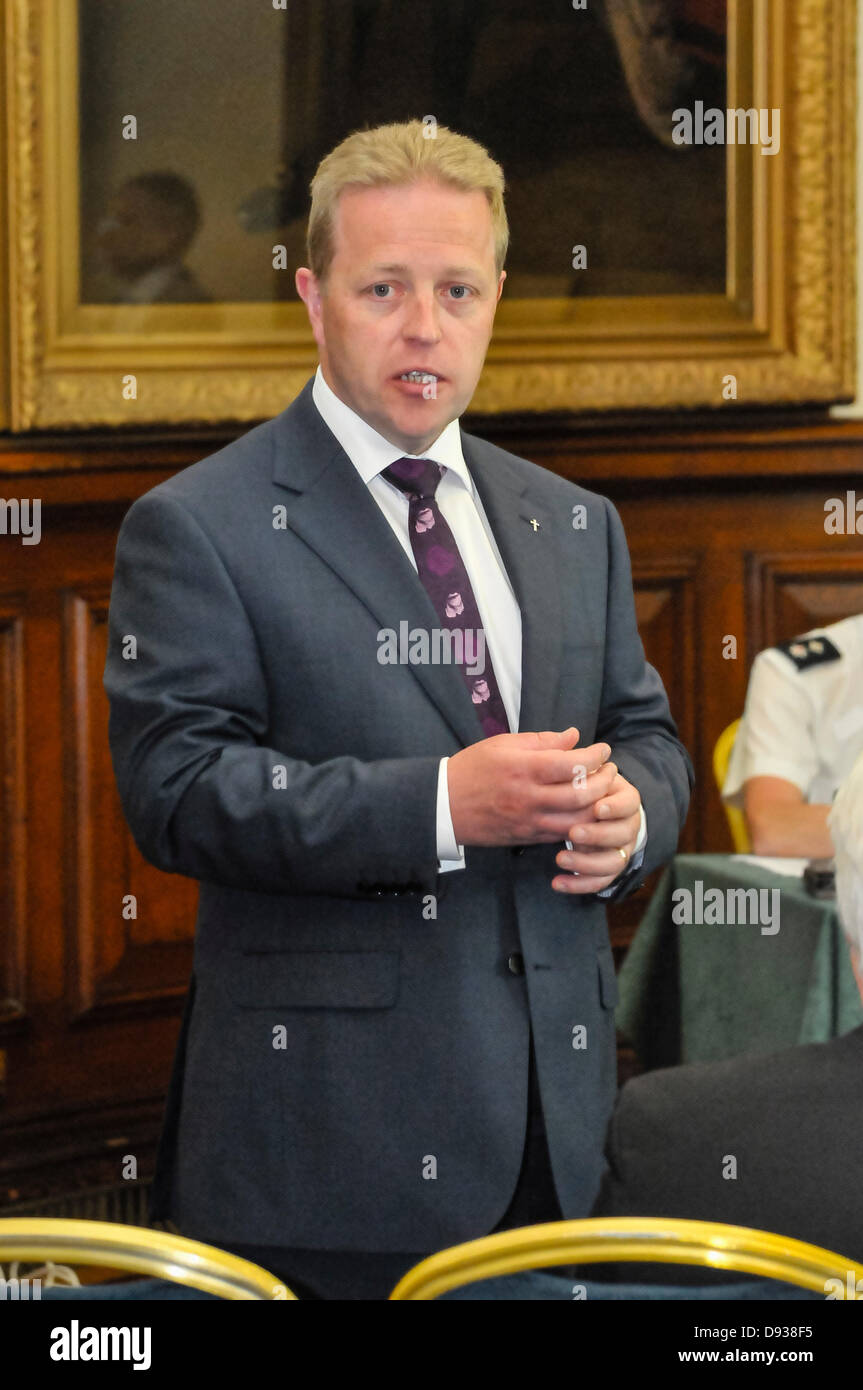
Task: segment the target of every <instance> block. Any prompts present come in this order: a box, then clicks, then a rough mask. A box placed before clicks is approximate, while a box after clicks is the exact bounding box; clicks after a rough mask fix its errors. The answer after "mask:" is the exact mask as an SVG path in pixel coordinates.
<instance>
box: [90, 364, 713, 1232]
mask: <svg viewBox="0 0 863 1390" xmlns="http://www.w3.org/2000/svg"><path fill="white" fill-rule="evenodd" d="M463 448H464V453H465V458H466V460H467V463H468V467H469V468H470V471H471V474H472V476H473V478H474V479H475V481H476V485H477V487H478V489H479V492H480V495H481V497H482V500H483V503H484V506H485V508H486V511H487V513H488V516H489V519H490V523H491V526H492V528H493V530H494V534H495V538H496V540H497V543H498V546H499V548H500V551H501V554H502V555H503V559H504V563H505V565H506V567H507V570H508V573H509V575H510V578H511V580H512V583H513V586H514V588H515V591H516V595H517V598H518V601H519V604H520V606H521V611H522V618H523V644H524V646H523V681H522V703H521V728H522V729H528V730H531V729H560V728H565V727H566V726H567V725H569V724H575V725H576V727H577V728H578V729H579V730H580V731H581V739H582V743H583V744H585V745H587V744H589V743H593V742H595V741H596V740H598V739H604V740H606V741H607V742H609V743H610V745H611V747H612V756H613V758H614V759H615V761H616V762H617V763H618V764H619V766H620V769H621V772H622V773H623V775H624V776H626V777H627V778H629V780H630V781H631V782H633V783H634V784H635V785H636V786H637V787H638V788H639V790H640V792H641V795H642V798H643V801H644V806H645V810H646V814H647V821H648V841H647V852H646V856H645V859H644V863H643V865H642V866H641V868H640V869H639V870H638V871H637V872H636V873H635V874H634V875H633V876H632V877H631V878H630V879H629V881H628V882H627V883H626V884H625V885H624V886H623V887H622V888H621V890H620V891H621V893H623V894H625V893H626V892H628V891H632V889H633V888H635V887H636V886H637V885H638V883H639V882H640V881H641V880H642V878H643V877H644V876H645V875H646V874H648V873H650V872H651V871H652V870H653V869H655V868H656V867H657V866H658V865H659V864H661V863H663V862H664V861H665V860H666V859H668V858H669V856H670V855H671V854H672V853H673V852H674V849H675V845H676V843H677V836H678V831H679V829H680V826H681V824H682V822H683V820H684V817H685V814H686V810H687V805H688V800H689V790H690V786H691V781H692V769H691V764H690V762H689V759H688V757H687V755H686V753H685V751H684V750H683V748H682V747H681V745H680V743H679V742H678V740H677V737H676V730H675V726H674V723H673V721H672V719H671V717H670V714H669V710H668V704H667V700H666V697H665V692H664V690H663V687H662V683H661V681H660V679H659V676H658V675H657V673H656V671H655V670H653V668H652V667H651V666H649V665H647V663H646V662H645V659H644V652H643V648H642V645H641V642H640V640H639V636H638V632H637V629H636V622H635V613H634V607H633V594H632V586H631V577H630V568H629V558H628V553H627V549H626V543H625V540H624V535H623V530H622V527H621V523H620V520H619V518H618V516H617V513H616V512H615V510H614V508H613V507H612V506H611V505H610V504H609V503H608V502H607V501H605V500H604V499H603V498H601V497H598V496H596V495H595V494H593V493H590V492H586V491H585V490H583V489H582V488H579V487H576V486H574V485H573V484H572V483H568V482H565V481H564V480H563V479H561V478H559V477H556V476H554V475H553V474H551V473H548V472H547V471H545V470H543V469H541V468H538V467H536V466H534V465H533V464H531V463H528V462H526V461H525V460H524V459H520V458H517V457H515V456H514V455H512V454H509V453H506V452H504V451H503V450H501V449H498V448H496V447H494V446H493V445H491V444H488V443H485V442H484V441H482V440H480V439H476V438H474V437H472V436H470V435H467V434H464V435H463ZM575 504H584V506H585V507H586V509H587V526H586V529H574V527H573V524H572V515H573V507H574V505H575ZM531 518H533V519H535V520H538V521H539V523H540V528H539V529H538V530H536V529H534V528H533V527H532V526H530V525H529V524H528V521H529V520H530V519H531ZM402 620H407V621H408V623H409V624H410V626H411V627H421V628H425V629H429V628H433V627H436V626H438V624H439V620H438V618H437V616H436V614H435V612H434V610H433V608H432V606H431V603H430V600H429V599H428V597H427V595H426V593H425V590H424V589H423V587H422V585H421V583H420V581H419V579H418V577H417V575H416V573H415V571H414V570H413V569H412V567H411V565H410V562H409V561H408V559H407V557H406V555H405V554H404V552H403V550H402V548H401V546H400V545H399V543H398V541H397V540H396V538H395V536H394V535H393V533H392V531H391V529H390V527H389V525H388V524H387V522H386V520H385V518H384V517H383V515H382V514H381V512H380V510H379V508H378V506H377V504H376V503H375V501H374V499H373V498H372V497H371V495H370V493H369V492H368V489H367V488H366V487H365V485H364V484H363V482H362V481H361V479H360V477H359V475H358V474H357V472H356V469H355V468H354V467H353V465H352V463H351V462H350V460H349V459H348V457H347V456H346V454H345V453H344V451H343V450H342V448H341V446H340V445H339V444H338V442H337V441H336V439H335V437H334V436H333V434H332V433H331V431H330V430H329V429H328V428H327V426H326V425H325V424H324V422H323V420H322V419H321V417H320V415H319V413H318V411H317V409H316V407H315V405H314V402H313V400H312V395H311V382H309V383H308V384H307V385H306V387H305V388H304V390H303V391H302V393H301V394H300V396H299V397H298V398H297V400H296V401H294V402H293V404H292V405H290V406H289V407H288V409H287V410H285V411H284V412H283V413H282V414H281V415H279V416H278V417H276V418H275V419H274V420H270V421H268V422H267V423H265V424H263V425H261V426H259V427H257V428H256V429H253V430H251V431H250V432H249V433H248V434H246V435H245V436H244V437H243V438H241V439H239V440H237V441H236V442H235V443H233V444H231V445H229V446H228V447H227V448H225V449H222V450H221V451H220V452H219V453H217V454H214V455H213V456H212V457H210V458H207V459H204V460H203V461H202V462H200V463H197V464H195V465H194V466H192V467H191V468H187V469H185V470H183V471H182V472H180V473H179V474H177V475H176V476H175V477H173V478H171V479H169V480H168V481H167V482H165V483H162V484H160V486H158V487H156V488H154V489H153V490H152V491H151V492H149V493H147V494H146V495H145V496H143V497H142V498H140V499H139V500H138V501H137V502H136V503H135V504H134V505H133V506H132V507H131V509H130V510H129V512H128V513H127V515H126V517H125V519H124V522H123V525H122V528H121V531H120V536H119V541H118V546H117V555H116V568H115V575H114V586H113V591H112V596H111V609H110V632H109V645H108V658H107V663H106V667H105V688H106V690H107V693H108V696H109V699H110V705H111V717H110V742H111V752H112V757H113V762H114V769H115V773H116V778H117V784H118V787H119V791H120V796H121V799H122V804H123V809H124V811H125V814H126V817H127V819H128V822H129V826H130V828H131V831H132V834H133V836H134V838H135V841H136V843H137V844H138V846H139V848H140V850H141V852H142V854H144V856H145V857H146V858H147V859H148V860H150V861H151V862H152V863H154V864H156V865H157V866H158V867H159V868H161V869H163V870H166V871H168V872H173V873H180V874H186V875H189V876H191V877H192V878H195V879H198V880H199V881H200V904H199V912H198V920H197V930H196V939H195V957H194V972H193V982H192V983H193V988H192V990H191V991H190V994H189V998H188V1000H187V1006H186V1012H185V1016H184V1022H183V1029H182V1034H181V1038H180V1043H179V1046H178V1050H177V1057H176V1061H175V1067H174V1073H173V1077H172V1082H171V1089H170V1093H169V1097H168V1107H167V1114H166V1122H165V1129H164V1133H163V1138H162V1144H161V1147H160V1155H159V1160H158V1170H157V1183H156V1194H157V1197H156V1203H155V1207H154V1214H155V1215H161V1216H170V1217H171V1219H172V1220H173V1221H174V1222H175V1223H176V1224H177V1225H178V1226H179V1227H180V1228H181V1229H182V1230H184V1231H185V1232H187V1233H188V1234H192V1235H197V1236H200V1237H201V1238H203V1239H210V1240H213V1241H214V1242H216V1243H225V1244H228V1243H231V1242H233V1243H246V1244H265V1245H279V1246H287V1247H307V1248H310V1249H319V1248H327V1247H329V1248H335V1249H362V1250H367V1251H393V1250H396V1251H403V1250H404V1251H416V1250H426V1249H434V1248H439V1247H440V1246H443V1245H446V1244H449V1243H452V1242H457V1241H461V1240H465V1239H469V1238H471V1237H473V1236H478V1235H480V1234H482V1233H484V1232H487V1231H489V1230H491V1228H492V1227H493V1226H494V1225H495V1224H496V1222H497V1221H498V1220H499V1219H500V1217H501V1216H502V1214H503V1212H504V1210H505V1208H506V1206H507V1204H508V1202H509V1200H510V1198H511V1196H512V1192H513V1189H514V1186H515V1182H516V1178H517V1175H518V1171H519V1165H520V1160H521V1155H522V1147H523V1143H524V1134H525V1116H526V1087H527V1063H528V1025H529V1019H530V1020H531V1021H532V1025H533V1030H534V1037H535V1045H536V1053H537V1065H538V1072H539V1078H540V1084H541V1092H542V1104H543V1108H544V1111H545V1118H546V1125H547V1131H548V1139H549V1147H550V1152H551V1158H552V1163H553V1169H554V1177H555V1182H556V1185H557V1189H558V1193H559V1197H560V1201H561V1205H562V1208H563V1210H564V1212H565V1213H566V1214H567V1215H568V1216H580V1215H584V1214H586V1213H587V1212H588V1211H589V1209H590V1205H591V1202H592V1201H593V1198H594V1195H595V1192H596V1188H597V1185H598V1182H599V1177H600V1172H601V1167H602V1140H603V1134H604V1129H605V1123H606V1119H607V1116H608V1112H609V1109H610V1106H611V1103H612V1099H613V1095H614V1088H615V1034H614V1017H613V1006H614V1003H615V999H616V984H615V975H614V965H613V961H612V955H611V950H610V946H609V941H608V933H607V928H606V922H605V910H604V905H603V904H602V903H601V902H600V901H598V900H597V899H596V898H595V897H589V898H570V897H567V898H565V897H561V896H560V895H558V894H556V893H555V892H553V890H552V889H551V888H550V886H549V884H550V880H551V878H552V876H553V874H554V873H555V871H556V870H555V864H554V855H555V853H556V851H557V849H559V848H560V846H556V845H535V846H526V847H524V849H523V850H518V849H517V850H515V851H510V850H505V849H473V848H469V849H468V850H467V868H466V870H463V871H457V872H454V873H450V874H445V875H439V874H438V872H437V855H436V830H435V804H436V788H437V777H438V764H439V760H440V758H441V757H442V756H444V755H446V754H451V753H455V752H457V751H458V749H460V748H462V747H465V746H467V745H468V744H471V743H474V742H476V741H477V739H478V736H479V727H478V721H477V718H476V714H475V711H474V707H473V705H472V704H471V701H470V698H469V696H468V694H467V691H466V689H465V686H464V683H463V681H462V679H461V677H460V675H459V674H458V670H457V668H456V667H454V666H446V665H437V666H434V665H426V666H411V665H403V666H382V665H381V664H380V663H379V661H378V659H377V653H378V639H377V634H378V632H379V631H380V630H381V629H382V628H385V627H391V628H395V629H396V630H398V627H399V623H400V621H402ZM129 636H132V637H134V638H135V639H136V642H137V654H136V655H135V657H134V659H130V658H129V655H128V647H127V654H126V655H125V656H124V650H123V643H124V639H125V638H127V637H129ZM432 895H433V896H434V900H435V901H434V902H433V901H432ZM435 910H436V917H434V916H432V913H433V912H434V911H435ZM518 952H520V953H521V954H522V955H523V957H524V961H525V965H526V970H525V973H524V974H523V975H517V974H514V973H512V970H511V969H509V968H508V966H507V962H508V959H509V957H510V956H512V955H514V954H515V953H518ZM580 1025H584V1026H585V1027H586V1030H587V1031H586V1037H585V1036H584V1035H582V1034H579V1033H574V1031H573V1030H575V1029H577V1028H578V1027H579V1026H580ZM581 1041H586V1046H580V1045H574V1044H578V1043H580V1042H581Z"/></svg>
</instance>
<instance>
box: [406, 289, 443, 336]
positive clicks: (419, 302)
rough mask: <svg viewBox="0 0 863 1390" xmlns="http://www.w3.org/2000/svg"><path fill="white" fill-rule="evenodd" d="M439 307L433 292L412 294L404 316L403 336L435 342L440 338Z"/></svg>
mask: <svg viewBox="0 0 863 1390" xmlns="http://www.w3.org/2000/svg"><path fill="white" fill-rule="evenodd" d="M439 316H440V307H439V305H438V302H437V299H436V298H435V296H434V295H433V294H428V295H425V294H423V295H420V294H418V295H414V296H413V298H412V299H411V301H410V303H409V305H408V310H407V314H406V316H405V328H404V331H405V337H406V338H419V339H421V340H422V341H423V342H430V343H436V342H437V341H438V340H439V338H440V321H439Z"/></svg>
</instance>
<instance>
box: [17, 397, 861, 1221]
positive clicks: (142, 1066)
mask: <svg viewBox="0 0 863 1390" xmlns="http://www.w3.org/2000/svg"><path fill="white" fill-rule="evenodd" d="M468 426H469V428H471V429H473V430H475V432H477V433H481V434H483V435H484V436H485V437H487V438H490V439H493V440H494V441H495V442H496V443H499V444H501V445H502V446H503V447H505V448H510V449H512V450H513V451H514V452H516V453H519V454H522V455H524V456H525V457H528V458H531V459H534V460H535V461H536V462H538V463H541V464H543V465H544V466H545V467H548V468H551V469H553V470H554V471H556V472H559V473H561V474H563V475H564V476H567V477H571V478H573V479H574V480H576V481H579V482H581V483H583V484H585V485H586V486H588V487H592V488H594V489H596V490H597V491H599V492H602V493H605V494H606V495H608V496H610V497H611V498H612V499H613V500H614V501H615V503H616V504H617V506H618V507H619V509H620V512H621V515H622V517H623V520H624V524H625V526H626V530H627V535H628V538H629V545H630V551H631V555H632V564H633V577H634V583H635V591H636V596H637V605H638V616H639V623H640V628H641V633H642V637H643V640H644V645H645V648H646V651H647V655H648V659H649V660H650V661H652V662H653V664H654V665H655V666H656V667H657V668H658V669H659V671H660V673H661V675H662V677H663V679H664V681H665V685H666V688H667V690H668V693H669V698H670V701H671V706H672V710H673V712H674V715H675V717H676V719H677V721H678V725H679V728H680V732H681V736H682V738H683V739H684V741H685V743H686V744H687V746H688V747H689V749H690V751H691V753H692V756H693V760H694V762H695V765H696V771H697V775H698V786H697V789H696V793H695V796H694V800H693V805H692V810H691V814H690V818H689V822H688V825H687V827H686V830H685V833H684V837H683V842H682V848H684V849H687V850H695V849H702V850H718V851H724V850H728V849H730V848H731V842H730V838H729V836H728V833H727V829H726V823H725V817H724V814H723V811H722V807H721V803H720V801H719V797H718V794H717V791H716V788H715V785H714V781H713V774H712V767H711V755H712V750H713V746H714V743H715V741H716V739H717V737H718V735H719V733H720V732H721V731H722V729H723V728H724V727H725V725H726V724H727V723H728V722H729V721H730V720H731V719H733V718H734V717H736V716H737V715H738V714H739V713H740V711H741V710H742V707H743V700H744V696H745V692H746V681H747V673H748V669H749V666H750V664H751V661H752V658H753V656H754V655H755V653H756V652H757V651H759V650H760V649H761V647H763V646H767V645H769V644H771V643H773V642H776V641H781V640H783V639H785V638H788V637H791V636H793V635H794V634H795V633H798V632H800V631H803V630H804V629H806V628H808V627H812V626H815V625H816V624H820V623H827V622H832V621H834V620H836V619H838V618H840V617H844V616H847V615H848V614H850V613H856V612H860V611H863V552H861V539H860V537H859V536H857V535H856V534H855V533H853V532H852V533H851V534H845V535H829V534H827V532H826V530H825V525H824V517H825V512H824V504H825V501H826V500H827V499H828V498H830V497H836V496H839V497H844V496H845V494H846V492H848V491H851V492H853V491H854V489H855V487H856V486H857V484H858V482H859V484H860V497H861V500H863V479H861V477H860V475H861V461H863V422H860V423H858V422H845V423H839V422H830V421H826V420H824V419H823V418H818V417H810V418H809V419H807V420H801V419H800V417H797V418H796V419H788V418H786V419H785V420H783V421H777V419H776V417H773V418H772V420H770V421H768V422H753V421H749V422H748V423H747V422H745V421H742V420H740V421H738V422H736V423H735V425H734V427H733V428H731V427H728V426H727V425H724V427H723V429H722V430H718V429H716V428H715V427H712V426H711V425H708V424H707V423H703V422H702V423H700V424H698V423H695V422H693V421H690V422H686V423H683V424H681V423H678V424H676V425H671V424H670V423H669V422H667V421H666V422H664V423H663V424H661V425H660V426H657V424H656V422H655V421H654V422H652V424H651V426H650V427H649V428H648V427H647V425H645V426H644V427H640V426H635V425H630V426H628V427H626V428H621V427H620V426H619V425H618V426H616V427H611V426H610V425H608V424H607V423H605V422H603V423H602V424H599V423H597V424H596V425H595V426H592V427H591V426H589V425H588V426H586V425H585V424H584V422H581V423H580V424H578V425H575V424H573V422H566V421H562V420H554V419H545V418H543V419H542V420H539V419H537V418H534V419H530V418H525V419H522V420H504V421H501V420H495V421H476V420H473V421H470V422H468ZM229 437H230V435H229V434H227V433H225V432H222V433H218V432H215V431H209V432H206V433H201V434H199V435H196V436H194V437H192V436H189V435H182V436H162V437H160V438H155V437H152V438H144V437H140V436H139V437H137V438H134V437H128V436H123V435H120V434H117V433H115V434H112V435H111V436H110V437H108V436H104V435H103V436H101V437H92V438H86V439H76V438H74V437H72V436H67V437H64V438H59V439H57V438H52V439H48V438H45V439H40V440H33V439H28V440H14V441H13V440H10V439H6V440H3V439H2V438H0V495H2V497H3V499H5V500H8V499H11V498H13V497H18V498H31V499H32V498H34V497H38V498H40V499H41V503H42V536H41V541H40V543H39V544H38V545H32V546H26V545H23V544H22V543H21V540H20V539H19V538H18V537H17V536H13V535H0V762H2V782H0V788H2V793H0V795H2V808H0V815H2V836H0V866H2V867H0V874H2V877H0V1207H2V1206H5V1205H9V1204H14V1203H16V1202H20V1201H22V1200H30V1199H35V1198H37V1197H41V1196H47V1195H49V1194H55V1193H66V1192H71V1191H74V1190H83V1189H87V1188H89V1187H93V1186H94V1185H98V1184H103V1183H105V1184H107V1183H117V1182H120V1180H121V1177H122V1176H123V1165H124V1163H126V1168H127V1170H128V1166H129V1165H128V1161H127V1156H129V1155H131V1156H134V1158H135V1159H136V1160H137V1164H138V1170H137V1171H138V1176H139V1177H145V1176H147V1174H148V1173H149V1172H150V1171H151V1168H152V1161H153V1155H154V1149H155V1141H156V1138H157V1136H158V1130H159V1126H160V1122H161V1111H162V1104H163V1100H164V1094H165V1087H166V1084H167V1078H168V1074H169V1068H170V1063H171V1058H172V1055H173V1049H174V1043H175V1040H176V1036H177V1030H178V1025H179V1013H180V1007H181V1003H182V998H183V995H184V992H185V989H186V984H187V981H188V978H189V972H190V968H191V959H192V954H191V953H192V931H193V923H194V916H195V901H196V895H197V889H196V886H195V885H194V884H193V883H191V882H189V881H188V880H185V879H181V878H179V877H176V876H167V875H164V874H161V873H159V872H158V871H157V870H155V869H153V868H151V867H150V866H149V865H148V864H146V863H145V862H144V861H143V860H142V858H141V856H140V855H139V854H138V852H137V850H136V848H135V846H134V845H133V843H132V841H131V838H130V836H129V834H128V832H127V831H126V828H125V824H124V821H123V816H122V812H121V809H120V804H119V799H118V797H117V792H116V789H115V786H114V780H113V774H112V770H111V760H110V756H109V750H108V742H107V719H108V709H107V701H106V699H105V695H104V692H103V690H102V670H103V666H104V660H105V640H106V619H107V611H108V600H109V595H110V588H111V574H112V564H113V555H114V546H115V542H116V536H117V531H118V529H119V525H120V522H121V520H122V517H123V514H124V512H125V510H126V508H127V507H128V506H129V505H130V503H131V502H132V501H133V500H134V498H136V497H138V496H139V495H140V494H141V493H143V492H145V491H147V490H148V489H149V488H150V487H153V486H154V485H155V484H156V483H157V482H160V481H161V480H162V479H163V478H164V477H166V476H168V475H169V474H170V473H172V472H174V471H175V470H176V469H177V468H180V467H184V466H186V465H187V464H189V463H192V462H194V461H195V460H196V459H198V458H201V457H203V456H204V455H205V454H207V453H210V452H212V450H213V449H215V448H217V447H219V445H220V444H222V443H223V442H225V440H226V439H227V438H229ZM861 526H863V521H861ZM732 638H733V639H735V641H736V649H737V650H736V657H735V656H731V657H729V655H728V651H729V647H730V646H731V645H732V644H731V643H730V642H729V639H732ZM573 721H574V722H575V723H577V722H578V712H577V710H575V711H573ZM648 891H649V886H646V887H645V888H644V889H642V890H641V893H640V894H638V895H636V896H635V897H634V898H633V899H631V900H630V901H629V902H628V903H625V904H621V905H620V906H619V907H618V908H615V909H613V912H612V935H613V940H614V942H615V946H616V947H617V948H618V954H619V953H620V951H621V950H622V949H624V948H625V945H626V942H627V940H628V939H629V936H630V935H631V932H632V929H633V926H634V924H635V923H636V922H637V920H638V916H639V914H640V912H641V911H642V910H643V906H644V900H645V898H646V896H647V893H648ZM129 894H133V895H134V897H135V899H136V901H137V915H136V916H135V917H134V918H131V919H129V918H127V917H126V916H124V908H123V903H124V898H126V897H127V895H129Z"/></svg>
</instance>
